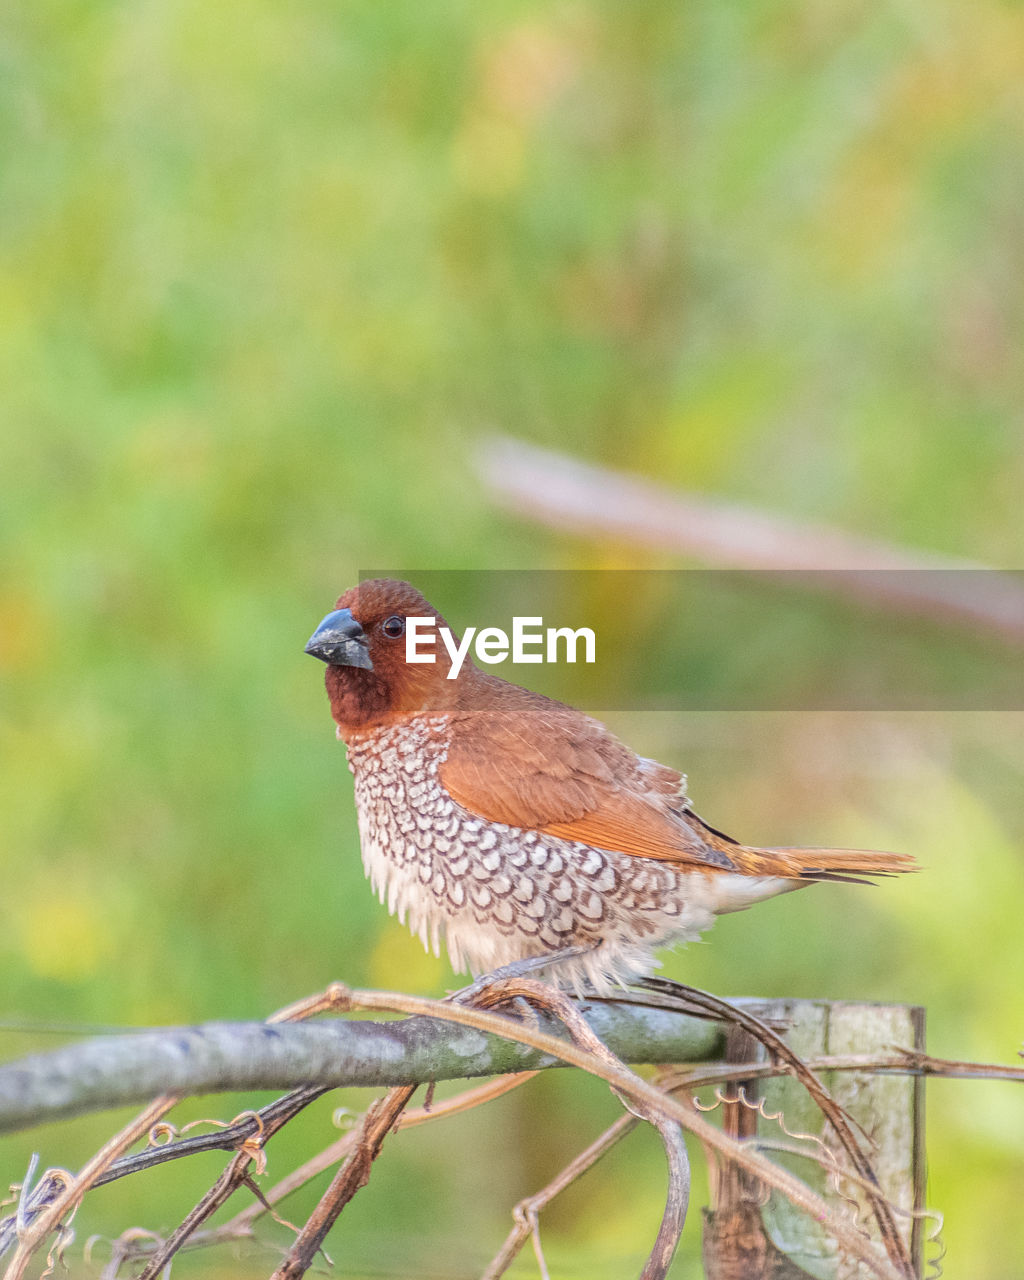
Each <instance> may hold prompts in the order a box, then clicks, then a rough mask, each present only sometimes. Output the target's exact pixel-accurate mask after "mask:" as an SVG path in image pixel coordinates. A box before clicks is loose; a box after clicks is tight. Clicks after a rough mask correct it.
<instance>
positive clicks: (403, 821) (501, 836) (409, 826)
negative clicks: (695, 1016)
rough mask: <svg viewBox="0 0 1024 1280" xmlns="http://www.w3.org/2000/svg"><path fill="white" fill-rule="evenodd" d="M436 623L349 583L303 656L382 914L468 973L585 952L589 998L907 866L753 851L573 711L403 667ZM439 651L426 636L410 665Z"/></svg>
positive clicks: (418, 599) (483, 683) (398, 589)
mask: <svg viewBox="0 0 1024 1280" xmlns="http://www.w3.org/2000/svg"><path fill="white" fill-rule="evenodd" d="M410 617H432V618H434V619H436V620H437V627H438V628H439V627H442V626H444V625H446V624H445V623H444V620H443V618H441V615H440V614H439V613H437V611H436V610H435V609H434V608H433V607H432V606H431V605H429V604H428V603H427V601H426V600H424V598H423V597H422V596H421V595H420V593H419V592H418V591H416V590H415V588H413V587H412V586H410V585H409V584H408V583H406V582H396V581H392V580H390V579H374V580H372V581H367V582H363V583H360V584H359V586H357V587H353V588H351V589H350V590H349V591H346V592H345V594H344V595H343V596H342V597H341V598H340V599H339V600H338V602H337V606H336V608H335V610H334V611H333V612H332V613H329V614H328V615H327V617H326V618H324V620H323V622H321V624H320V626H319V627H318V628H317V630H316V631H315V632H314V634H313V636H312V638H311V639H310V641H309V643H308V644H307V646H306V652H307V653H309V654H312V655H313V656H314V657H316V658H319V659H321V660H322V661H323V662H325V663H327V674H326V684H327V693H328V696H329V698H330V704H331V714H332V715H333V717H334V720H335V722H336V723H337V736H338V737H339V738H341V739H342V740H343V741H344V742H345V744H346V746H347V748H348V760H349V768H350V769H351V770H352V773H353V775H354V777H355V799H356V810H357V813H358V819H359V835H360V842H361V846H362V855H363V865H364V867H365V869H366V873H367V875H368V876H369V877H370V880H371V882H372V884H373V887H374V889H375V890H376V891H377V892H378V893H379V895H380V899H381V901H382V902H383V901H385V900H386V901H387V904H388V910H389V911H390V912H392V913H395V912H397V914H398V917H399V919H400V920H402V921H403V922H404V921H405V920H406V919H408V922H409V927H410V928H411V929H412V930H413V931H414V932H415V933H418V934H419V936H420V938H421V939H422V940H423V943H424V946H430V947H432V948H433V950H434V952H435V953H439V952H440V942H441V939H442V938H444V939H445V940H446V942H447V947H448V954H449V957H450V959H451V963H452V967H453V968H454V969H456V970H457V971H462V970H466V969H468V970H470V971H471V972H472V973H473V974H474V975H479V974H482V973H485V972H488V971H490V970H492V969H494V968H495V967H497V966H499V965H504V964H508V963H511V962H514V961H518V960H524V959H526V958H528V957H535V956H544V955H548V954H552V955H554V953H557V952H561V951H564V950H566V949H568V948H586V949H587V950H586V952H585V954H582V955H574V956H572V957H571V958H569V959H565V960H562V961H561V962H559V963H556V964H553V965H552V970H551V975H550V976H551V977H552V978H553V979H554V980H556V981H558V982H560V983H566V984H571V985H574V986H577V987H579V986H580V985H581V984H582V982H583V980H584V979H589V981H590V982H591V983H592V984H593V985H594V986H595V987H596V988H598V989H599V990H607V989H608V987H609V985H610V984H612V983H619V982H625V981H627V980H629V979H631V978H633V977H636V976H639V975H641V974H645V973H648V972H650V970H651V969H652V968H653V967H655V966H656V962H655V960H654V958H653V952H654V951H655V949H656V948H659V947H662V946H665V945H669V944H671V943H673V942H678V941H683V940H692V939H694V938H696V937H697V936H699V934H700V933H701V932H702V931H703V930H704V929H707V928H708V927H709V926H710V925H711V923H712V920H713V917H714V916H716V915H720V914H722V913H724V912H727V911H738V910H741V909H742V908H744V907H749V906H751V905H752V904H753V903H755V902H760V901H761V900H762V899H764V898H770V897H773V896H774V895H775V894H779V893H785V892H787V891H789V890H791V889H799V888H801V887H802V886H804V885H806V884H808V883H810V882H813V881H815V880H844V879H849V878H857V877H860V876H863V875H891V874H895V873H897V872H902V871H910V870H913V869H914V866H915V864H914V860H913V859H912V858H909V857H906V856H905V855H902V854H894V853H879V852H872V851H869V850H860V849H852V850H844V849H791V848H781V849H761V848H755V847H752V846H749V845H744V844H739V843H737V842H736V841H735V840H732V839H730V838H729V837H728V836H725V835H723V834H722V833H721V832H720V831H716V830H715V829H714V828H712V827H709V826H708V825H707V824H706V823H705V822H703V821H702V820H701V819H700V818H699V817H698V816H697V815H696V814H695V813H694V812H693V810H692V809H691V808H690V804H689V801H688V800H687V797H686V790H685V788H686V780H685V778H684V776H683V775H682V774H680V773H678V772H676V770H675V769H670V768H668V767H667V766H666V765H662V764H658V763H657V762H656V761H654V760H647V759H644V758H643V757H642V756H637V755H636V754H634V752H633V751H631V750H630V749H629V747H627V746H625V745H624V744H623V743H621V742H620V741H619V740H618V739H617V738H615V737H614V736H613V735H612V733H611V732H610V731H609V730H608V729H606V728H605V726H604V725H602V724H601V723H599V722H598V721H597V720H594V719H591V717H589V716H587V715H584V714H583V713H582V712H581V711H577V710H575V709H574V708H572V707H569V706H566V705H565V704H564V703H561V702H555V701H553V700H552V699H550V698H546V697H543V696H542V695H541V694H538V693H532V692H531V691H530V690H528V689H523V688H521V687H520V686H519V685H515V684H509V683H508V682H507V681H505V680H500V679H498V678H497V677H495V676H492V675H490V674H488V673H487V672H485V671H482V670H480V668H478V667H476V666H474V665H473V663H472V662H471V661H469V660H468V658H467V660H466V661H465V663H464V664H463V665H462V667H461V669H460V670H459V672H458V675H457V677H456V678H454V679H448V674H449V670H450V668H451V660H450V658H449V655H448V650H447V648H446V647H445V645H444V644H443V643H441V639H440V637H439V636H438V634H437V631H434V632H427V633H425V634H426V635H433V636H434V639H435V643H434V657H435V661H433V662H421V663H409V662H407V661H406V636H405V633H406V620H407V619H408V618H410ZM430 651H431V646H430V644H429V643H424V642H423V640H422V639H421V640H420V649H419V652H420V653H425V654H429V653H430Z"/></svg>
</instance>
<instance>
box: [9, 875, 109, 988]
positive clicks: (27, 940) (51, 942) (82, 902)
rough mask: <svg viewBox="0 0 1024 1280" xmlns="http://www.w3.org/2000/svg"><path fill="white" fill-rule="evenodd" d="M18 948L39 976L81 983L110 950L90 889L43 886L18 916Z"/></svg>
mask: <svg viewBox="0 0 1024 1280" xmlns="http://www.w3.org/2000/svg"><path fill="white" fill-rule="evenodd" d="M18 932H19V933H20V942H21V951H22V954H23V955H24V957H25V960H26V962H27V964H28V967H29V968H30V969H31V970H32V972H33V973H35V974H37V975H38V976H39V977H40V978H54V979H56V980H57V981H60V982H79V981H81V980H82V979H84V978H88V977H91V976H92V975H93V974H94V973H96V971H97V970H98V969H99V968H100V967H101V965H102V964H103V961H104V960H105V959H106V957H107V956H109V955H110V953H111V951H112V950H113V947H112V943H111V940H110V936H109V934H108V932H107V930H106V928H105V926H104V925H103V923H102V908H101V905H100V903H99V902H97V901H96V899H95V898H93V897H92V896H91V895H90V894H89V893H88V891H85V892H83V891H82V890H81V889H80V888H77V887H76V888H74V889H72V890H70V891H69V889H68V888H67V887H66V886H62V887H61V888H60V889H59V890H53V889H52V887H51V886H47V887H46V889H45V890H42V891H37V893H36V895H35V896H34V898H33V899H32V900H31V901H30V902H29V903H28V904H27V905H26V906H25V907H23V909H22V910H21V912H20V913H19V915H18Z"/></svg>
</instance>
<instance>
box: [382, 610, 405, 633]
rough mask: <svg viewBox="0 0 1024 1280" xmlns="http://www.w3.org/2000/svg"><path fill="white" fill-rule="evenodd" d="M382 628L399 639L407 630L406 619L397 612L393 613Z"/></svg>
mask: <svg viewBox="0 0 1024 1280" xmlns="http://www.w3.org/2000/svg"><path fill="white" fill-rule="evenodd" d="M381 630H382V631H383V632H384V634H385V635H386V636H389V637H390V638H391V639H392V640H397V639H398V637H399V636H400V635H401V634H402V632H403V631H404V630H405V619H404V618H400V617H399V616H398V614H397V613H393V614H392V615H391V617H390V618H388V619H387V621H386V622H385V623H384V624H383V625H382V627H381Z"/></svg>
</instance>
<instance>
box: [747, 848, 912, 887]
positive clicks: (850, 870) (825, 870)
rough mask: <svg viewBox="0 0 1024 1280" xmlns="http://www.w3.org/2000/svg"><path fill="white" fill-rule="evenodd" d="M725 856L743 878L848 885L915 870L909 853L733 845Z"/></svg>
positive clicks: (867, 882) (865, 882)
mask: <svg viewBox="0 0 1024 1280" xmlns="http://www.w3.org/2000/svg"><path fill="white" fill-rule="evenodd" d="M729 857H730V858H731V859H732V861H733V862H734V863H736V865H737V866H738V868H739V869H740V870H741V871H743V872H744V873H745V874H746V875H751V876H782V877H783V878H784V879H787V880H806V881H812V880H840V881H845V882H846V883H848V884H870V883H871V880H870V879H865V877H872V876H897V875H902V874H903V873H904V872H906V871H917V870H918V869H919V868H918V865H917V863H916V861H915V860H914V859H913V858H912V857H910V856H909V854H905V853H885V852H882V851H881V850H878V849H755V848H751V847H749V846H748V845H735V846H732V847H731V848H730V849H729Z"/></svg>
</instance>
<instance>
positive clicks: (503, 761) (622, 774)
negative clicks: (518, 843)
mask: <svg viewBox="0 0 1024 1280" xmlns="http://www.w3.org/2000/svg"><path fill="white" fill-rule="evenodd" d="M451 730H452V732H451V739H450V745H449V750H448V756H447V758H446V760H445V761H444V763H443V764H442V765H441V769H440V778H441V782H442V784H443V786H444V787H445V789H446V790H447V791H448V793H449V794H450V795H451V796H452V798H453V799H454V800H456V801H457V802H458V803H459V804H460V805H461V806H462V807H463V808H464V809H467V810H468V811H469V812H470V813H473V814H476V815H477V816H478V817H481V818H485V819H487V820H488V821H490V822H503V823H506V824H507V825H508V826H511V827H521V828H524V829H526V830H529V831H538V832H541V833H543V834H545V835H550V836H557V837H560V838H561V839H563V840H579V841H581V842H582V843H583V844H588V845H591V846H592V847H594V848H598V849H610V850H615V851H617V852H619V853H625V854H631V855H633V856H635V857H641V858H654V859H658V860H660V861H666V862H673V863H677V864H680V865H682V866H690V867H694V868H696V867H701V868H704V869H706V870H711V869H720V870H734V869H735V867H736V863H734V862H733V861H732V859H731V858H730V857H729V856H728V853H727V852H726V850H727V849H729V848H731V847H733V842H731V841H729V840H728V839H727V838H724V837H719V835H718V833H717V832H709V829H707V828H704V827H703V826H702V825H700V824H699V820H693V815H692V814H690V813H689V811H688V810H687V809H686V808H685V804H686V801H685V797H684V796H683V794H682V790H683V786H684V779H683V778H682V776H681V775H680V774H678V773H675V771H674V770H670V769H667V768H666V767H665V766H663V765H655V764H654V763H653V762H651V761H646V760H642V759H640V758H639V757H637V756H636V755H635V754H634V753H633V752H632V751H630V749H629V748H628V747H626V746H624V745H623V744H622V743H621V742H619V741H618V739H617V738H615V737H614V736H613V735H612V734H611V733H610V732H609V731H608V730H607V729H606V728H605V727H604V726H603V725H602V724H600V723H598V721H596V720H591V719H590V718H589V717H587V716H584V715H582V714H581V713H580V712H577V711H572V710H571V709H570V708H563V707H561V705H560V704H557V703H554V704H544V705H540V706H536V705H535V706H530V707H517V708H515V709H514V710H510V711H508V712H505V711H504V710H488V711H467V712H462V713H460V714H458V715H456V716H455V717H454V718H453V720H452V724H451ZM709 836H710V838H709ZM719 845H721V846H722V847H719ZM736 847H737V848H738V847H739V846H736Z"/></svg>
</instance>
